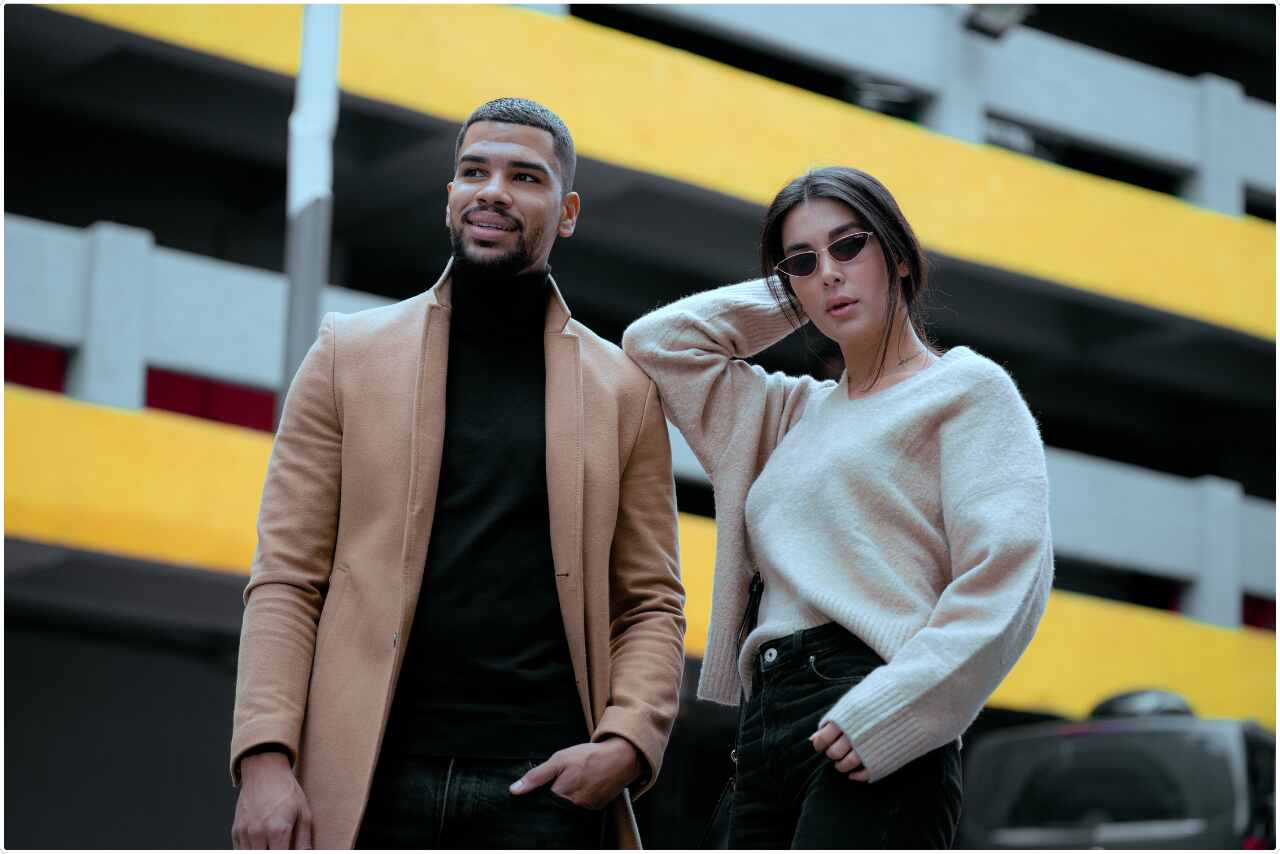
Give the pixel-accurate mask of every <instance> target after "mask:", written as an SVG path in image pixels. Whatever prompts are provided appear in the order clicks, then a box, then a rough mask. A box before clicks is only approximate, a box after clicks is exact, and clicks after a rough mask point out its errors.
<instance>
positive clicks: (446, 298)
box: [427, 258, 573, 335]
mask: <svg viewBox="0 0 1280 854" xmlns="http://www.w3.org/2000/svg"><path fill="white" fill-rule="evenodd" d="M452 270H453V259H452V258H450V259H449V263H448V264H446V265H445V267H444V272H443V273H441V274H440V278H439V279H437V280H436V283H435V284H434V285H432V286H431V288H430V289H429V290H428V291H427V304H428V305H432V306H436V307H438V308H443V309H445V311H448V310H450V309H451V308H452V306H453V301H452V298H451V297H452V289H453V279H452V278H451V277H450V275H449V273H450V272H451V271H452ZM547 282H548V283H549V284H550V285H551V287H550V288H548V290H549V291H550V292H551V296H550V297H549V298H548V299H547V315H546V320H545V322H544V323H543V327H542V328H543V331H545V332H556V333H559V334H561V335H564V334H568V333H566V331H565V327H567V326H568V325H569V320H570V318H572V317H573V315H572V313H571V312H570V311H569V304H568V303H566V302H565V301H564V296H563V295H562V294H561V293H560V287H559V286H558V285H557V284H556V280H555V277H554V276H547Z"/></svg>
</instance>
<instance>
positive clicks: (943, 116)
mask: <svg viewBox="0 0 1280 854" xmlns="http://www.w3.org/2000/svg"><path fill="white" fill-rule="evenodd" d="M935 8H936V10H937V12H938V14H940V15H946V16H947V25H946V26H944V27H941V28H940V37H939V43H938V45H937V49H938V68H939V70H940V71H941V76H940V79H941V80H942V85H941V87H940V88H939V89H938V91H937V92H936V93H935V94H934V96H933V99H932V100H931V101H930V102H929V104H928V106H926V107H925V109H924V114H923V115H922V116H921V122H922V123H923V124H924V126H925V127H927V128H929V129H930V130H934V131H937V132H938V133H943V134H946V135H947V136H951V137H955V138H956V139H963V140H964V141H965V142H974V143H982V142H985V141H986V127H987V98H986V82H985V78H984V76H983V47H984V46H983V45H982V44H981V43H980V39H981V37H980V36H974V35H971V34H970V33H969V32H968V31H967V30H966V29H965V28H964V16H965V14H966V12H967V10H968V7H967V6H938V7H935Z"/></svg>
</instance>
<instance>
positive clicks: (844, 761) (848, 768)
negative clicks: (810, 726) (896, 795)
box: [809, 721, 871, 783]
mask: <svg viewBox="0 0 1280 854" xmlns="http://www.w3.org/2000/svg"><path fill="white" fill-rule="evenodd" d="M809 743H810V744H812V745H813V749H814V750H816V751H817V752H818V753H824V754H826V756H827V758H828V759H831V760H833V761H834V762H835V763H836V770H837V771H839V772H840V773H841V774H847V775H848V776H849V779H850V780H857V781H858V782H860V783H865V782H867V780H868V779H869V778H870V777H871V772H870V771H868V770H867V769H866V768H864V767H862V759H860V758H859V757H858V753H857V751H855V750H854V749H853V745H852V744H851V743H850V742H849V737H848V736H847V735H845V734H844V733H843V732H841V730H840V727H838V726H836V725H835V723H834V722H832V721H827V722H826V723H825V724H823V726H822V729H820V730H818V731H817V732H815V733H814V734H813V735H811V736H809Z"/></svg>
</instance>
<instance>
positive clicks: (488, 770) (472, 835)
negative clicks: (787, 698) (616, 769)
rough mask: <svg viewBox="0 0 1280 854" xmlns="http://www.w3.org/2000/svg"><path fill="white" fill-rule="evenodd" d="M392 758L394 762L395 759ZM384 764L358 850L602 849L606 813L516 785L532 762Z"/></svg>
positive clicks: (408, 760)
mask: <svg viewBox="0 0 1280 854" xmlns="http://www.w3.org/2000/svg"><path fill="white" fill-rule="evenodd" d="M387 760H389V761H387ZM387 760H384V761H382V762H379V763H378V771H377V773H376V774H375V775H374V780H373V787H372V790H371V791H370V793H369V806H368V808H367V809H366V810H365V816H364V821H363V822H361V824H360V834H359V837H358V838H357V840H356V847H357V848H419V849H421V848H491V849H501V848H599V847H600V845H601V833H602V832H603V828H604V813H603V812H600V811H596V810H589V809H586V808H584V807H580V806H578V805H576V804H574V803H573V802H571V801H568V800H565V799H564V798H561V797H559V796H558V795H555V794H553V793H552V791H551V786H550V784H548V785H546V786H543V787H542V788H540V789H538V790H537V791H534V792H530V793H528V794H526V795H513V794H511V792H510V791H508V787H509V786H510V785H511V784H512V783H514V782H515V781H516V780H518V779H520V778H521V777H522V776H524V774H525V772H527V771H528V770H529V769H530V768H532V767H534V765H535V764H537V763H535V762H532V761H530V760H527V759H448V758H414V757H403V758H396V759H394V760H390V758H389V757H388V758H387Z"/></svg>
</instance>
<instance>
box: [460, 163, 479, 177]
mask: <svg viewBox="0 0 1280 854" xmlns="http://www.w3.org/2000/svg"><path fill="white" fill-rule="evenodd" d="M479 174H480V170H479V169H477V168H476V167H474V166H472V167H471V168H469V169H463V170H462V177H463V178H474V177H475V176H477V175H479Z"/></svg>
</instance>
